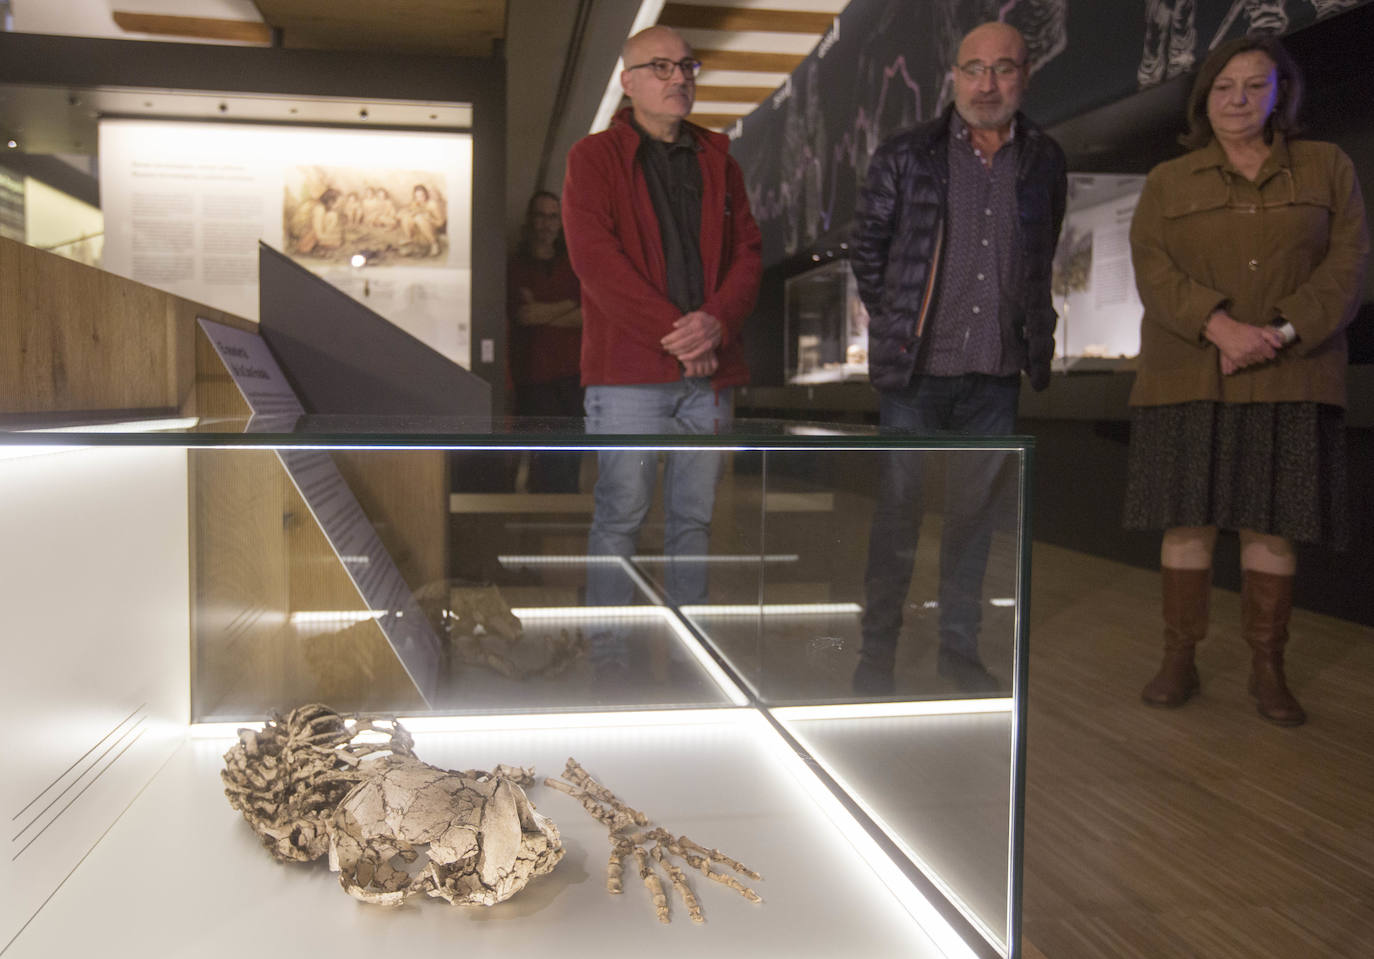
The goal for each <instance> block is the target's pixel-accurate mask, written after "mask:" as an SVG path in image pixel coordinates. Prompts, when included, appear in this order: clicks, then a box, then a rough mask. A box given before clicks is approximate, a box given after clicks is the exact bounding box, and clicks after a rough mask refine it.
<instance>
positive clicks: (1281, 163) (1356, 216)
mask: <svg viewBox="0 0 1374 959" xmlns="http://www.w3.org/2000/svg"><path fill="white" fill-rule="evenodd" d="M1368 253H1369V233H1368V231H1367V228H1366V225H1365V216H1364V201H1363V200H1362V199H1361V197H1360V187H1359V183H1358V182H1357V181H1356V179H1355V170H1354V167H1353V166H1352V164H1351V162H1350V158H1349V157H1347V156H1346V155H1345V154H1344V153H1342V152H1341V150H1340V148H1339V147H1337V146H1335V145H1334V144H1331V143H1319V142H1316V141H1307V140H1294V141H1289V142H1286V141H1285V140H1284V139H1283V138H1282V137H1276V138H1275V140H1274V143H1273V148H1272V150H1271V152H1270V154H1269V156H1268V158H1267V159H1266V160H1265V161H1264V165H1263V166H1262V167H1260V171H1259V173H1258V175H1257V176H1256V178H1255V180H1254V181H1251V180H1248V179H1246V178H1245V176H1244V175H1242V174H1241V173H1240V172H1239V171H1237V170H1236V168H1235V167H1234V166H1232V165H1231V163H1230V162H1229V161H1228V160H1227V159H1226V154H1225V152H1224V151H1223V150H1222V148H1221V146H1220V145H1219V144H1218V143H1217V142H1216V141H1215V140H1214V141H1212V143H1211V144H1210V145H1208V146H1207V147H1204V148H1203V149H1201V150H1195V151H1193V152H1192V153H1189V154H1187V155H1185V156H1182V157H1179V158H1178V159H1176V160H1170V161H1169V162H1167V163H1161V164H1160V165H1159V166H1157V167H1155V168H1154V170H1152V171H1151V172H1150V175H1149V177H1148V178H1147V179H1146V181H1145V189H1144V191H1143V192H1142V193H1141V196H1140V204H1139V206H1138V207H1137V208H1136V212H1135V218H1134V220H1133V221H1132V223H1131V254H1132V260H1133V262H1134V264H1135V278H1136V286H1137V287H1138V288H1139V290H1140V300H1141V302H1142V303H1143V304H1144V307H1145V313H1144V316H1143V318H1142V320H1141V324H1140V363H1139V368H1138V371H1137V373H1136V380H1135V388H1134V389H1133V390H1132V391H1131V400H1130V402H1131V405H1133V406H1158V405H1163V404H1167V403H1184V402H1188V401H1191V400H1220V401H1222V402H1226V403H1255V402H1263V403H1272V402H1295V401H1296V402H1302V401H1309V402H1311V401H1315V402H1318V403H1330V404H1334V405H1337V406H1344V405H1345V367H1346V339H1345V328H1346V326H1347V325H1348V324H1349V323H1350V321H1351V319H1353V318H1354V316H1355V312H1356V310H1357V308H1358V307H1359V304H1360V298H1361V294H1362V290H1363V284H1364V269H1365V260H1366V258H1367V256H1368ZM1218 306H1225V307H1226V308H1227V310H1228V311H1229V312H1230V314H1231V315H1232V316H1233V317H1235V318H1236V319H1237V320H1240V321H1241V322H1244V323H1254V324H1258V325H1264V324H1268V323H1270V322H1272V321H1273V320H1274V319H1275V318H1277V317H1279V316H1282V317H1284V318H1285V319H1287V320H1288V322H1290V323H1292V324H1293V327H1294V328H1295V329H1296V330H1297V331H1298V336H1299V340H1298V342H1296V343H1294V344H1293V345H1291V346H1289V347H1287V348H1286V349H1284V350H1283V352H1282V353H1280V355H1279V356H1278V358H1277V359H1275V360H1273V361H1271V362H1268V363H1264V364H1260V365H1257V366H1253V367H1247V368H1246V369H1244V370H1241V371H1239V372H1237V373H1233V374H1232V375H1230V376H1222V375H1221V366H1220V356H1219V353H1218V350H1217V348H1216V347H1215V346H1213V345H1212V344H1210V343H1208V342H1207V341H1206V340H1204V339H1203V338H1202V328H1203V323H1204V321H1205V320H1206V319H1207V317H1208V315H1209V314H1210V313H1211V312H1212V311H1213V310H1214V309H1216V308H1217V307H1218Z"/></svg>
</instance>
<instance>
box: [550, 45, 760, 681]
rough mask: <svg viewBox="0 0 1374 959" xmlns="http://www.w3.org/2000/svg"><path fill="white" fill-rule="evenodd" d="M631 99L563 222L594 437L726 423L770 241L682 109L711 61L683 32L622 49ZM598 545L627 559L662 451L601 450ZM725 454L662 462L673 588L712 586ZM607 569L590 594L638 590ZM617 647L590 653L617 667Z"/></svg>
mask: <svg viewBox="0 0 1374 959" xmlns="http://www.w3.org/2000/svg"><path fill="white" fill-rule="evenodd" d="M622 58H623V65H624V69H623V70H622V71H621V73H620V83H621V86H622V88H623V89H624V91H625V94H626V96H628V97H629V99H630V105H629V106H628V107H627V108H625V109H623V110H621V111H620V112H619V113H618V114H616V116H615V117H614V119H613V120H612V122H611V126H610V128H609V129H608V130H605V131H603V132H601V133H595V134H592V135H591V136H588V137H584V138H583V139H582V140H580V141H579V142H578V143H576V144H575V145H574V146H573V148H572V150H571V151H570V152H569V154H568V167H567V177H566V179H565V180H564V186H563V226H564V229H565V231H566V234H567V240H568V253H569V254H570V256H571V257H572V263H573V268H574V269H575V270H576V271H577V275H578V277H579V279H581V281H582V319H583V337H582V384H583V385H584V386H585V387H586V389H587V395H586V410H587V429H588V432H592V433H617V432H635V433H646V432H647V433H715V432H720V431H722V430H726V429H728V428H729V426H730V424H731V423H732V421H733V416H734V413H733V394H732V387H734V386H737V385H739V384H741V383H744V382H746V381H747V380H748V375H749V372H748V368H747V366H746V365H745V360H744V350H743V340H742V337H743V332H744V323H745V320H746V319H747V318H748V316H749V314H750V313H751V312H752V310H753V307H754V300H755V298H756V296H757V295H758V287H759V277H760V273H761V263H760V246H761V239H760V235H759V229H758V226H757V225H756V224H755V223H754V219H753V217H752V216H751V215H750V213H749V200H748V196H747V194H746V193H745V188H744V177H743V174H742V173H741V172H740V168H739V164H738V163H736V162H735V160H734V159H733V158H732V157H731V156H730V153H729V145H730V141H729V139H728V138H727V137H725V136H723V135H721V134H718V133H713V132H711V131H709V130H705V129H702V128H701V127H698V126H696V125H695V124H692V123H689V122H687V120H686V117H687V115H688V114H689V113H690V112H691V110H692V104H693V102H694V101H695V98H696V75H697V71H698V70H699V69H700V67H701V63H700V61H698V60H696V59H695V58H694V57H693V56H692V51H691V48H690V47H688V45H687V43H686V42H685V41H684V40H683V39H682V37H681V36H679V35H678V33H677V32H676V31H674V30H672V29H669V28H667V27H650V28H649V29H647V30H644V31H641V32H640V33H637V34H635V35H634V36H633V37H630V38H629V39H628V40H627V41H626V42H625V46H624V48H623V50H622ZM597 465H598V474H597V481H596V491H595V500H596V506H595V514H594V516H593V520H592V530H591V534H590V536H589V537H588V542H587V551H588V553H589V554H591V555H592V556H593V557H597V556H629V555H631V554H632V553H633V551H634V547H635V542H636V540H637V538H638V534H639V530H640V527H641V525H642V524H643V522H644V517H645V515H646V513H647V512H648V510H649V505H650V503H651V501H652V499H653V493H654V486H655V482H656V475H657V469H658V457H657V456H656V455H654V454H644V453H639V452H621V451H606V452H602V453H600V454H599V455H598V458H597ZM723 465H724V454H723V453H720V452H718V451H715V450H709V449H708V450H680V451H676V452H671V453H669V454H667V456H666V460H665V466H664V480H663V497H664V515H665V520H664V552H665V554H667V555H668V556H669V562H668V568H667V574H666V577H665V584H666V589H667V592H668V599H669V601H670V602H672V603H675V604H679V605H680V604H683V603H693V602H700V601H701V600H702V599H704V598H705V596H706V569H705V565H704V563H703V562H702V560H703V558H704V556H705V554H706V553H707V552H708V547H709V539H710V536H709V534H710V522H711V515H712V512H713V509H714V505H715V494H716V482H717V480H718V479H719V477H720V474H721V470H722V467H723ZM633 595H634V587H633V584H632V583H630V582H629V580H628V579H627V578H625V577H624V575H623V574H621V573H619V572H618V570H617V569H615V568H614V567H613V566H611V565H609V564H597V563H593V564H591V565H590V567H589V570H588V583H587V602H588V603H589V604H590V605H619V604H622V603H629V602H631V601H633ZM625 652H626V651H625V650H624V649H623V648H622V647H620V646H619V645H618V644H607V645H605V646H604V648H599V647H598V645H597V643H596V637H593V646H592V656H593V659H594V660H598V661H599V662H598V667H599V668H602V667H605V668H606V670H607V672H608V673H609V672H610V671H611V670H612V669H614V668H615V667H617V666H618V665H627V664H626V663H625V661H624V656H625Z"/></svg>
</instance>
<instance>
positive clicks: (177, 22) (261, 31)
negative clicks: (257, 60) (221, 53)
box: [111, 10, 272, 43]
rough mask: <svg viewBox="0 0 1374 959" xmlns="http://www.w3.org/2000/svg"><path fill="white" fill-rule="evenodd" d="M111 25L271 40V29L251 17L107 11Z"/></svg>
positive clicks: (161, 32) (137, 30) (246, 40)
mask: <svg viewBox="0 0 1374 959" xmlns="http://www.w3.org/2000/svg"><path fill="white" fill-rule="evenodd" d="M111 16H113V17H114V22H115V25H116V26H118V27H119V29H121V30H123V31H125V32H127V33H154V34H157V35H158V36H168V37H194V38H196V39H197V40H232V41H236V42H238V43H271V42H272V28H271V27H269V26H268V25H267V24H265V23H257V22H255V21H253V20H221V19H218V18H215V17H174V16H169V15H167V14H161V13H130V12H128V11H127V10H115V11H113V12H112V13H111Z"/></svg>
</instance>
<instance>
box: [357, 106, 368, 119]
mask: <svg viewBox="0 0 1374 959" xmlns="http://www.w3.org/2000/svg"><path fill="white" fill-rule="evenodd" d="M358 116H359V117H361V118H362V119H364V120H366V119H367V107H363V108H362V109H361V110H359V111H358Z"/></svg>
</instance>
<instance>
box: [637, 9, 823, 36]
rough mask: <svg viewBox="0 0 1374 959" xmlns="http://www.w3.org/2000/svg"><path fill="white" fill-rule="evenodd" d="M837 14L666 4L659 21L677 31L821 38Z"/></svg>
mask: <svg viewBox="0 0 1374 959" xmlns="http://www.w3.org/2000/svg"><path fill="white" fill-rule="evenodd" d="M834 20H835V17H834V14H830V13H815V12H812V11H805V10H750V9H745V8H741V7H711V6H698V5H697V4H695V3H665V4H664V5H663V12H662V13H661V14H659V17H658V22H659V23H660V24H662V25H663V26H665V27H673V28H675V29H678V30H729V31H732V32H740V31H744V30H750V31H760V32H764V33H808V34H813V35H815V36H820V35H821V34H823V33H825V31H827V30H829V29H830V24H831V23H833V22H834Z"/></svg>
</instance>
